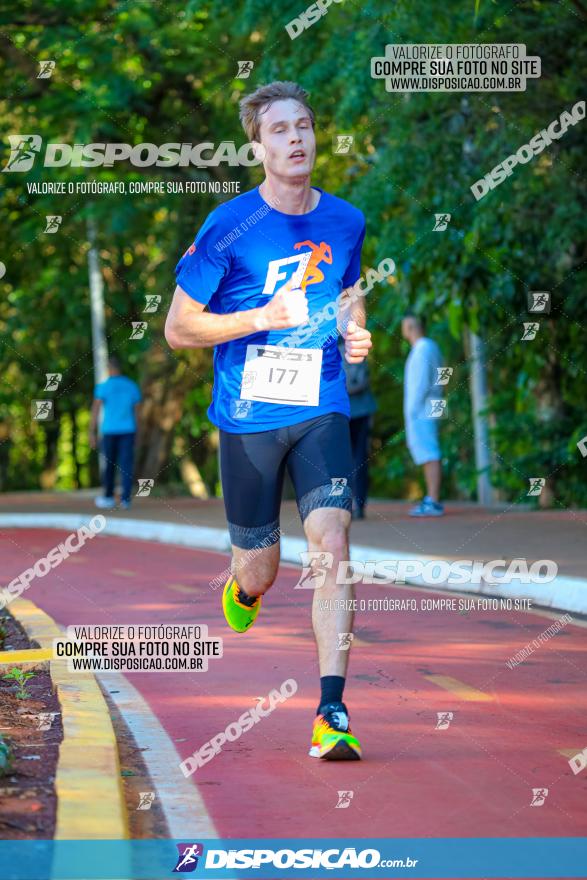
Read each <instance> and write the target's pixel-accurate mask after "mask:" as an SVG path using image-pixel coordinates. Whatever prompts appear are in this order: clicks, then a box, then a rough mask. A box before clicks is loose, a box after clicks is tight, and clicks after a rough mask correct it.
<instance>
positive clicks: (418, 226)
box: [0, 0, 587, 506]
mask: <svg viewBox="0 0 587 880" xmlns="http://www.w3.org/2000/svg"><path fill="white" fill-rule="evenodd" d="M302 8H303V4H302V5H300V3H298V2H294V0H287V2H285V3H282V4H279V5H278V6H276V5H275V4H274V3H270V2H269V0H230V2H229V0H215V2H214V3H212V2H206V0H203V2H202V0H198V2H195V0H194V2H189V3H187V4H186V3H178V2H176V0H171V2H169V3H166V4H165V5H161V4H130V5H129V4H120V5H118V6H114V7H113V6H112V5H111V4H108V3H106V2H104V0H101V2H93V3H87V2H84V0H74V2H73V3H69V4H68V5H67V7H65V6H63V5H62V4H58V3H56V2H51V3H48V4H44V5H43V6H42V7H40V6H38V5H35V4H24V6H23V5H22V4H21V6H20V7H19V11H18V13H17V14H16V15H14V11H13V10H11V15H10V17H9V16H5V22H4V24H3V27H4V30H5V31H6V34H7V37H8V39H7V40H6V41H5V43H6V46H5V49H6V52H5V55H4V57H3V58H2V59H0V69H1V70H2V73H3V75H4V79H5V81H7V82H9V84H10V89H9V91H10V93H11V95H12V97H8V98H6V99H4V100H3V101H2V104H1V106H2V115H1V117H0V118H1V120H2V121H1V122H0V126H1V127H2V132H1V141H2V142H3V143H4V144H7V143H8V141H7V136H8V134H11V133H14V132H37V133H39V134H41V135H42V136H43V138H44V140H45V141H58V142H66V143H71V144H73V143H82V142H91V141H97V142H129V143H131V144H135V143H140V142H148V143H151V142H152V143H155V144H163V143H166V142H186V143H198V142H203V141H211V142H214V143H219V142H220V141H222V140H233V141H235V142H236V143H237V144H241V143H243V142H244V135H243V134H242V131H241V130H240V128H239V123H238V112H237V111H238V100H239V98H240V96H241V95H242V94H243V92H244V91H249V90H250V89H253V88H255V87H256V86H257V85H259V84H261V83H262V82H266V81H268V80H270V79H276V78H279V79H295V80H298V81H299V82H301V84H302V85H304V86H305V87H306V88H307V89H308V90H309V91H310V92H311V100H312V102H313V105H314V107H315V110H316V113H317V139H318V159H317V164H316V174H315V182H316V183H317V184H318V185H320V186H322V187H324V188H325V189H327V190H329V191H332V192H334V193H336V194H337V195H340V196H342V197H344V198H347V199H349V200H351V201H352V202H353V203H354V204H356V205H358V206H359V207H360V208H361V209H362V210H363V211H364V213H365V215H366V217H367V223H368V232H367V238H366V241H365V249H364V259H363V265H364V267H365V268H366V267H368V266H376V265H377V264H378V262H379V261H380V260H381V259H382V258H383V257H392V258H393V259H394V260H395V262H396V265H397V271H396V274H395V277H394V278H393V282H394V283H393V284H387V283H382V284H379V285H377V286H376V288H375V289H374V290H373V292H372V293H370V294H369V296H368V298H367V308H368V311H369V316H370V317H369V322H370V324H369V326H370V328H371V329H372V331H373V334H374V341H375V347H374V351H373V358H372V376H373V383H374V388H375V390H376V393H377V398H378V403H379V411H378V413H377V415H376V420H375V436H374V450H375V453H376V454H375V456H374V458H373V460H372V468H371V471H372V483H373V492H374V494H379V495H386V496H389V495H396V496H397V495H403V494H405V493H406V492H411V491H412V489H413V487H414V485H415V484H414V481H415V479H416V477H417V472H416V470H415V469H414V468H413V467H412V466H411V464H410V463H409V459H408V455H407V452H406V450H405V445H404V437H403V416H402V388H401V382H402V375H403V363H404V360H405V356H406V353H407V352H406V348H405V344H404V343H403V342H402V341H401V339H400V334H399V323H400V319H401V315H402V314H403V312H404V311H405V310H406V308H408V307H409V308H415V309H418V310H421V311H423V312H425V314H426V316H427V318H428V322H429V327H430V335H431V336H432V337H433V338H435V339H436V340H437V341H438V342H439V344H440V346H441V349H442V351H443V354H444V358H445V362H446V363H447V364H449V365H452V366H453V367H454V371H455V372H454V375H453V378H452V379H451V384H450V385H449V388H448V398H449V404H448V412H449V418H448V420H447V421H446V423H445V424H444V427H443V433H442V441H443V449H444V455H445V459H446V463H445V468H446V473H447V478H448V489H449V491H450V492H451V493H453V494H457V495H459V496H461V497H474V491H475V463H474V455H473V438H472V421H471V404H470V397H469V389H468V383H469V370H470V367H469V362H468V354H467V350H466V345H465V342H464V340H465V338H466V334H467V330H468V329H469V328H470V329H472V330H473V331H475V332H477V333H478V334H479V335H481V336H482V338H483V339H484V341H485V344H486V348H487V360H488V378H489V387H490V408H489V416H490V419H491V424H492V437H493V440H492V442H493V443H494V450H493V451H494V454H495V465H496V466H495V468H494V474H493V479H494V482H495V483H496V485H497V486H499V488H500V489H501V490H502V492H503V494H504V496H505V497H507V498H510V499H512V500H517V499H518V498H519V497H521V496H522V495H524V494H525V490H527V486H528V478H529V477H533V476H540V475H542V476H546V477H549V479H550V481H551V482H552V484H553V486H554V489H555V492H554V494H555V498H556V501H557V503H559V504H563V505H565V506H568V505H576V504H578V503H581V500H582V499H583V498H584V496H585V488H586V486H585V484H586V478H585V469H584V460H583V459H581V458H580V456H579V455H578V453H577V450H576V443H577V442H578V440H579V439H581V437H582V436H584V434H585V431H586V427H587V426H586V425H585V418H584V407H583V400H584V388H585V368H584V364H585V363H587V357H586V355H587V351H586V348H587V343H586V340H585V334H584V332H583V327H584V325H585V320H586V318H587V314H586V312H587V306H586V303H585V298H584V296H583V295H582V288H581V284H580V269H581V266H582V264H583V263H584V261H585V251H586V244H585V230H584V224H583V216H584V204H585V181H584V176H582V173H581V171H580V167H579V162H580V159H581V154H582V151H583V152H584V146H583V139H584V134H583V131H584V129H585V126H586V124H587V123H585V122H583V123H580V124H579V125H577V126H575V127H574V128H572V129H570V130H569V131H568V132H567V133H566V134H565V136H564V137H563V138H562V139H561V140H560V141H556V142H554V143H553V144H552V145H551V146H549V147H548V148H547V149H546V150H545V151H544V152H543V153H542V154H541V155H540V156H537V157H535V158H534V159H533V160H532V161H531V162H529V163H528V164H526V165H524V166H518V167H517V168H516V169H515V171H514V173H513V175H512V176H511V177H509V178H508V179H507V180H506V181H504V182H503V183H502V184H501V185H500V186H499V187H497V188H496V189H495V190H494V191H493V192H490V193H489V194H488V195H487V196H486V197H485V198H483V199H482V200H481V201H480V202H476V201H475V200H474V198H473V196H472V194H471V192H470V189H469V188H470V186H471V184H472V183H473V182H474V181H475V180H477V179H478V178H480V177H482V176H483V175H484V174H486V173H487V172H488V171H490V170H491V168H493V167H494V166H495V165H496V164H498V163H499V162H501V161H503V159H504V158H505V157H507V156H508V155H509V154H511V153H513V152H515V151H516V150H517V149H518V148H519V147H520V146H521V145H522V144H524V143H527V142H528V140H529V139H530V138H531V137H532V135H533V134H535V133H536V132H537V131H539V130H540V129H541V128H543V127H545V126H546V125H548V124H549V123H550V122H551V121H552V120H554V119H556V118H557V117H558V116H559V115H560V113H561V112H562V110H564V109H569V108H570V106H572V104H574V103H575V102H576V101H577V100H579V99H580V97H581V85H582V82H581V69H582V68H584V66H585V40H586V36H585V29H583V30H581V28H580V26H579V25H580V23H581V19H582V16H583V12H582V7H581V6H579V4H575V5H573V4H566V5H565V4H562V5H561V4H551V3H547V2H546V0H533V2H531V3H520V4H516V5H514V6H512V4H511V2H509V0H508V2H506V0H495V2H483V3H481V2H477V0H475V2H472V0H457V2H456V3H452V4H450V5H449V6H446V5H445V6H443V5H442V4H440V5H439V4H437V3H433V2H432V0H424V2H422V3H420V4H418V6H417V8H416V7H415V6H414V5H413V4H409V3H407V2H406V0H397V2H393V3H391V2H390V0H384V2H381V0H377V2H376V0H367V2H365V3H361V4H355V3H353V4H351V3H346V4H341V5H335V4H333V5H332V6H331V7H329V9H328V13H327V14H326V15H325V16H324V17H323V18H321V19H320V20H319V21H318V22H317V23H316V24H315V25H313V26H312V27H311V28H310V29H309V30H308V31H307V32H304V33H303V34H302V35H300V36H299V37H298V38H297V39H296V40H294V41H292V40H291V39H290V38H289V36H288V35H287V32H286V30H285V24H286V23H287V22H288V21H289V20H291V19H292V18H294V17H295V16H297V15H299V14H300V11H301V10H302ZM389 42H394V43H402V42H403V43H407V42H410V43H412V42H413V43H418V42H420V43H431V42H438V43H459V42H487V43H489V42H498V43H499V42H513V43H519V42H524V43H525V44H526V46H527V52H528V54H530V55H536V54H538V55H540V56H541V59H542V77H541V79H540V80H529V81H528V83H527V89H526V91H525V92H523V93H498V94H489V93H469V94H461V93H457V94H455V93H412V94H400V93H390V92H386V90H385V86H384V83H383V82H382V81H379V80H373V79H371V77H370V75H369V67H370V58H371V57H372V56H373V55H383V54H384V50H385V45H386V44H387V43H389ZM38 59H57V70H56V73H55V75H54V77H53V78H52V79H50V80H42V79H41V80H40V79H37V78H36V71H37V60H38ZM236 59H251V60H253V61H254V62H255V67H254V70H253V73H252V75H251V77H250V79H248V80H244V81H243V80H237V79H235V74H236ZM337 133H350V134H353V136H354V139H355V151H354V153H353V154H352V155H336V154H333V152H332V138H333V136H334V135H335V134H337ZM3 178H4V179H3V183H4V184H5V185H4V189H3V192H2V194H1V196H0V205H1V208H2V220H1V222H2V233H3V256H2V259H3V261H4V262H5V263H6V267H7V272H6V275H5V277H4V278H3V279H2V280H1V281H0V287H1V289H2V294H3V295H2V297H0V336H1V339H2V347H1V350H0V367H1V369H2V375H3V379H4V382H3V383H2V385H1V386H0V415H1V424H0V488H2V489H16V488H19V489H20V488H37V487H39V486H43V487H49V486H55V487H57V488H61V489H69V488H74V487H83V486H88V485H91V484H96V483H97V479H98V473H97V460H96V456H95V455H91V454H90V450H89V447H88V443H87V426H88V419H89V415H88V413H89V408H90V404H91V397H92V389H93V381H94V377H93V365H92V356H91V345H90V320H89V295H88V278H87V250H88V242H87V228H86V221H87V216H88V213H89V211H90V210H91V211H92V212H93V215H94V217H95V220H96V224H97V229H98V237H99V251H100V260H101V267H102V271H103V275H104V283H105V298H106V304H107V306H106V308H107V330H108V337H109V348H110V350H111V351H113V352H114V351H116V352H117V353H118V354H119V355H120V356H121V358H122V360H123V363H124V365H125V368H126V370H127V371H128V372H129V374H130V375H132V376H133V377H135V378H137V379H138V380H139V381H140V382H141V385H142V387H143V390H144V391H145V398H146V403H149V404H152V405H153V412H154V413H155V415H154V416H153V420H152V422H151V423H149V427H148V432H147V435H146V436H145V437H144V438H143V443H144V447H145V449H146V448H147V447H148V446H149V444H150V443H151V442H152V441H153V439H154V434H153V431H161V432H168V431H170V430H173V431H174V432H175V434H176V436H181V437H184V438H187V451H188V454H190V455H191V456H192V457H193V460H194V461H195V462H196V464H197V465H198V467H199V468H200V471H201V473H202V475H203V477H204V480H205V481H206V483H207V485H208V487H209V489H211V490H212V491H214V487H215V482H216V450H215V441H214V431H213V429H212V427H211V426H210V424H209V423H208V421H207V418H206V410H207V405H208V402H209V395H210V381H211V357H210V353H209V352H201V351H197V352H191V353H179V354H178V353H175V352H174V353H173V354H170V352H169V351H168V348H167V345H166V343H165V341H164V338H163V321H164V314H165V312H166V307H167V304H168V302H169V299H170V296H171V293H172V291H173V287H174V285H173V267H174V265H175V262H176V261H177V259H178V258H179V256H180V255H181V253H183V251H184V250H185V248H186V247H187V245H188V244H189V243H190V242H191V241H192V239H193V236H194V234H195V232H196V230H197V229H198V227H199V226H200V225H201V223H202V222H203V220H204V218H205V216H206V215H207V213H208V212H209V211H210V210H211V209H212V208H213V207H214V206H215V204H216V201H215V198H214V197H213V196H194V197H189V198H186V197H184V196H181V195H166V196H164V197H163V196H160V195H153V196H141V197H119V196H116V195H108V196H96V197H95V198H93V200H92V201H91V203H90V201H89V200H88V198H87V197H85V196H79V195H78V196H76V195H65V196H59V197H56V196H53V195H29V194H28V192H27V190H26V186H25V184H26V183H27V182H32V181H37V182H40V181H41V180H46V181H49V180H50V181H60V180H67V181H70V180H72V181H74V182H75V181H76V180H87V179H96V180H125V181H127V182H128V181H131V180H141V179H158V180H164V181H177V180H188V179H193V180H204V179H216V180H220V181H222V180H223V179H230V180H239V181H240V183H241V188H242V189H243V190H245V189H247V188H248V187H250V186H251V185H253V184H256V183H258V182H259V180H260V171H259V170H258V169H246V168H227V167H226V166H223V167H220V168H209V169H195V168H193V167H190V168H169V169H165V168H146V169H144V170H141V169H135V168H133V167H132V166H131V165H129V164H128V163H119V164H118V165H117V166H116V167H114V168H111V169H106V168H99V169H98V168H97V169H84V168H79V169H72V168H65V169H60V168H53V169H44V170H43V169H42V168H41V167H40V164H39V163H37V164H36V165H35V166H33V169H32V170H31V171H30V172H28V173H27V174H5V175H3ZM437 212H448V213H451V215H452V219H451V222H450V225H449V227H448V229H447V230H446V231H445V232H434V231H433V225H434V213H437ZM48 214H61V215H63V223H62V227H61V229H60V230H59V231H58V232H57V233H56V234H54V235H52V234H44V233H43V229H44V218H45V216H46V215H48ZM529 290H550V291H552V293H553V310H552V313H551V316H550V318H549V319H548V320H543V321H541V329H540V332H539V334H538V336H537V338H536V340H535V341H534V342H524V343H522V342H520V337H521V328H522V322H523V321H524V320H528V315H527V310H526V294H527V291H529ZM152 293H158V294H160V295H162V303H161V307H160V310H159V312H158V313H157V314H155V315H150V316H149V327H148V332H147V334H146V335H145V337H144V339H143V340H140V341H132V342H131V341H129V339H128V337H129V329H130V322H131V321H133V320H141V318H142V317H144V316H143V315H142V309H143V308H144V304H145V299H144V298H145V295H146V294H152ZM155 362H156V363H158V364H161V366H160V367H158V369H159V370H160V372H158V373H157V374H156V376H155V377H154V375H153V364H154V363H155ZM47 372H62V373H63V383H62V385H61V386H60V389H59V391H57V392H50V391H44V390H43V389H44V385H45V374H46V373H47ZM39 398H41V399H45V398H52V399H54V401H55V418H54V419H53V421H51V422H47V423H40V422H35V421H33V420H32V419H31V414H30V402H31V401H32V400H34V399H39ZM170 400H171V401H173V400H175V401H176V403H177V406H176V407H175V410H174V411H176V412H177V416H176V417H175V421H174V423H173V425H172V426H171V427H169V418H168V416H167V414H166V409H165V406H166V405H167V404H169V402H170ZM171 409H173V408H172V407H171ZM149 432H151V433H149ZM168 448H169V450H171V449H173V448H174V447H173V443H169V444H168ZM177 480H178V467H177V461H176V460H175V458H174V456H173V455H172V454H171V452H170V453H169V456H168V461H166V462H163V465H162V466H161V478H160V483H164V482H166V481H168V482H170V483H174V482H176V481H177Z"/></svg>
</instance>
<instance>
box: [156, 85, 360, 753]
mask: <svg viewBox="0 0 587 880" xmlns="http://www.w3.org/2000/svg"><path fill="white" fill-rule="evenodd" d="M307 99H308V94H307V92H306V91H305V90H304V89H302V88H301V87H300V86H298V85H297V84H296V83H292V82H274V83H271V84H269V85H266V86H263V87H261V88H259V89H257V90H256V91H255V92H254V93H253V94H251V95H248V96H247V97H245V98H243V100H242V101H241V104H240V118H241V122H242V124H243V127H244V130H245V132H246V134H247V137H248V139H249V141H250V142H251V143H252V145H253V149H254V150H255V154H256V155H257V156H258V157H259V158H260V159H262V161H263V165H264V170H265V179H264V181H263V183H262V184H261V185H260V186H258V187H255V189H253V190H250V191H249V192H246V193H243V194H242V195H239V196H237V197H236V198H234V199H232V200H231V201H229V202H226V203H224V204H222V205H220V206H219V207H218V208H216V209H215V210H214V211H212V213H211V214H210V215H209V216H208V217H207V219H206V221H205V223H204V225H203V226H202V227H201V229H200V231H199V232H198V235H197V236H196V239H195V242H194V243H193V244H192V245H191V246H190V247H189V248H188V250H187V251H186V252H185V254H184V255H183V257H182V258H181V260H180V261H179V263H178V264H177V267H176V280H177V287H176V289H175V294H174V297H173V301H172V303H171V307H170V310H169V314H168V316H167V323H166V327H165V336H166V339H167V341H168V343H169V345H170V346H171V347H172V348H203V347H206V346H214V390H213V394H212V403H211V405H210V409H209V410H208V415H209V418H210V419H211V421H212V422H213V423H214V424H215V425H217V426H218V428H219V429H220V468H221V480H222V489H223V494H224V503H225V508H226V518H227V520H228V527H229V530H230V536H231V543H232V552H233V566H232V571H233V573H234V574H235V575H237V576H238V580H237V577H235V576H231V577H230V578H229V579H228V581H227V583H226V586H225V588H224V595H223V609H224V615H225V617H226V620H227V622H228V624H229V626H231V627H232V629H234V630H235V631H236V632H244V631H245V630H247V629H248V628H249V627H250V626H251V624H252V623H253V622H254V621H255V619H256V618H257V615H258V613H259V609H260V607H261V597H262V596H263V595H264V594H265V593H266V592H267V590H268V589H269V587H270V586H271V585H272V584H273V582H274V580H275V577H276V575H277V570H278V566H279V510H280V502H281V494H282V486H283V477H284V472H285V468H286V467H287V468H288V471H289V474H290V476H291V479H292V482H293V485H294V487H295V491H296V499H297V505H298V510H299V513H300V517H301V519H302V522H303V526H304V531H305V534H306V537H307V540H308V549H309V551H313V552H314V553H315V554H316V555H318V554H321V553H327V554H332V565H331V567H330V568H329V569H328V570H327V573H326V579H325V582H324V584H323V585H322V586H321V587H320V589H319V590H315V591H314V598H313V606H312V623H313V628H314V634H315V637H316V642H317V647H318V657H319V665H320V686H321V694H320V700H319V704H318V711H317V716H316V719H315V721H314V728H313V735H312V747H311V750H310V754H311V755H312V756H314V757H320V758H327V759H339V760H340V759H342V760H344V759H358V758H360V757H361V747H360V745H359V742H358V740H357V739H356V737H354V736H353V734H352V733H351V730H350V727H349V716H348V712H347V708H346V706H345V704H344V703H343V701H342V698H343V688H344V684H345V675H346V669H347V664H348V654H349V652H348V650H339V646H340V641H341V639H342V637H343V634H348V633H350V632H352V628H353V612H352V610H351V604H352V603H351V602H350V601H349V600H351V599H353V598H354V588H353V586H352V585H350V584H345V585H343V586H338V585H337V584H336V571H337V567H338V562H339V561H341V560H347V559H348V558H349V556H348V553H349V548H348V533H349V523H350V519H351V513H350V511H351V489H350V485H349V483H350V475H351V470H352V465H351V449H350V437H349V415H350V408H349V400H348V394H347V392H346V387H345V376H344V372H343V369H342V360H341V356H340V354H339V352H338V346H337V337H338V333H337V323H338V327H339V328H340V331H341V333H342V334H343V335H344V338H345V357H346V359H347V361H348V362H349V363H360V362H361V361H362V360H363V359H364V358H365V357H366V356H367V354H368V351H369V349H370V347H371V339H370V336H371V334H370V333H369V331H368V330H366V329H365V310H364V306H363V301H362V299H361V295H360V294H358V293H357V291H358V288H357V289H356V290H355V285H356V283H357V281H358V280H359V277H360V263H361V247H362V244H363V238H364V236H365V219H364V217H363V214H362V213H361V211H359V210H357V209H356V208H354V207H352V206H351V205H350V204H349V203H348V202H345V201H343V200H342V199H339V198H336V197H335V196H332V195H330V194H329V193H326V192H324V191H323V190H321V189H318V188H317V187H312V186H311V185H310V174H311V172H312V168H313V166H314V161H315V155H316V141H315V137H314V113H313V111H312V109H311V108H310V106H309V104H308V100H307ZM343 290H344V291H348V294H346V295H345V298H344V303H341V306H344V307H341V308H339V309H338V310H337V307H336V306H335V305H334V304H335V302H336V300H337V297H338V296H339V295H340V294H341V291H343ZM351 293H352V294H353V296H350V294H351ZM206 306H208V311H204V309H205V307H206ZM294 328H295V329H294ZM251 551H254V552H251ZM335 599H336V600H339V601H337V602H336V603H335V602H334V600H335ZM340 600H345V601H340ZM329 609H330V610H329Z"/></svg>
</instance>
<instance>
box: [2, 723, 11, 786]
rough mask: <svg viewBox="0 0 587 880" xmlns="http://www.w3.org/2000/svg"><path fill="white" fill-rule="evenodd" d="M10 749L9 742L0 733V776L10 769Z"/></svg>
mask: <svg viewBox="0 0 587 880" xmlns="http://www.w3.org/2000/svg"><path fill="white" fill-rule="evenodd" d="M12 763H13V761H12V750H11V748H10V744H9V743H8V741H7V740H6V739H5V737H4V736H2V734H1V733H0V776H6V775H7V774H8V773H10V771H11V770H12Z"/></svg>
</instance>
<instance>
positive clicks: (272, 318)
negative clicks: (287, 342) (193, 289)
mask: <svg viewBox="0 0 587 880" xmlns="http://www.w3.org/2000/svg"><path fill="white" fill-rule="evenodd" d="M204 308H205V306H204V305H202V303H199V302H197V301H196V300H195V299H193V298H192V297H191V296H188V294H187V293H186V292H185V290H182V288H181V287H180V286H179V285H178V286H177V287H176V288H175V293H174V294H173V300H172V301H171V306H170V307H169V312H168V314H167V320H166V322H165V339H166V340H167V342H168V344H169V346H170V347H171V348H208V347H211V346H213V345H220V344H221V343H223V342H230V341H231V340H232V339H240V338H241V337H243V336H250V334H251V333H259V332H262V331H264V330H282V329H285V328H288V327H296V326H298V325H300V324H305V323H306V322H307V320H308V308H307V300H306V297H305V296H304V294H303V293H302V292H301V291H291V290H289V288H288V286H287V285H284V287H282V288H281V289H280V290H278V291H277V293H276V294H275V295H274V296H273V297H272V298H271V299H270V300H269V301H268V303H267V305H266V306H262V307H261V308H257V309H246V310H244V311H242V312H232V313H231V314H226V315H216V314H214V313H213V312H205V311H204Z"/></svg>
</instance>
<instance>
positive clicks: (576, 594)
mask: <svg viewBox="0 0 587 880" xmlns="http://www.w3.org/2000/svg"><path fill="white" fill-rule="evenodd" d="M90 518H91V517H90V515H89V514H78V513H16V514H13V513H5V514H0V526H4V527H6V528H29V529H30V528H59V529H72V530H73V529H77V528H79V527H80V526H82V525H87V523H88V520H89V519H90ZM101 534H107V535H116V536H118V537H122V538H132V539H134V540H139V541H159V542H161V543H163V544H177V545H180V546H183V547H195V548H199V549H202V550H208V551H210V552H220V553H230V552H231V545H230V537H229V534H228V530H227V529H218V528H212V527H208V526H185V525H178V524H176V523H171V522H167V521H164V520H151V521H146V520H141V519H131V518H127V519H125V518H122V517H118V516H117V517H116V518H115V519H112V518H110V519H107V521H106V527H105V528H104V530H103V531H102V533H101ZM306 549H307V544H306V541H305V539H304V538H283V539H282V542H281V564H287V563H291V564H294V565H295V566H296V567H297V568H299V567H300V553H301V552H302V551H303V550H306ZM382 554H385V557H386V558H387V559H393V560H397V561H400V560H404V561H405V560H408V559H414V560H417V561H419V562H422V563H424V564H426V563H429V562H438V561H439V559H440V557H438V558H437V559H435V560H432V559H430V557H428V556H423V555H419V554H416V553H412V554H408V553H402V552H398V551H397V550H393V549H391V548H389V549H383V548H382V547H368V546H365V545H362V544H352V546H351V553H350V556H351V561H352V560H356V561H364V560H378V561H380V560H381V556H382ZM441 561H447V562H454V561H455V560H454V559H450V560H449V559H446V560H441ZM375 571H376V572H377V568H376V569H375ZM406 580H407V581H408V583H410V584H412V585H413V586H419V587H422V586H424V584H423V583H422V578H421V577H415V578H409V577H408V578H406ZM453 586H454V585H453ZM433 589H434V590H435V591H438V592H446V591H450V590H451V585H449V584H441V583H439V584H434V588H433ZM459 592H461V593H463V592H466V593H478V594H480V595H483V596H497V597H508V598H510V599H514V598H521V599H531V600H532V602H533V603H534V604H536V605H540V606H542V607H543V608H547V609H560V610H561V611H570V612H571V613H575V614H587V579H585V578H574V577H568V576H567V575H558V574H557V576H556V577H555V578H554V580H552V581H550V583H545V582H542V583H533V584H515V583H514V582H512V583H511V584H508V585H504V586H502V587H500V586H499V585H498V584H486V583H485V582H483V581H482V582H481V583H480V584H475V583H468V584H459Z"/></svg>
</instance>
